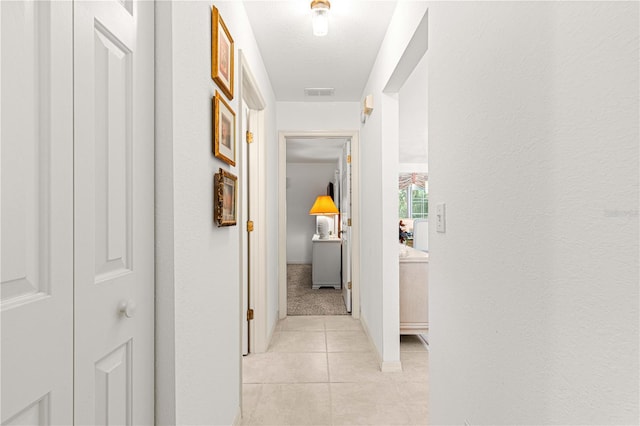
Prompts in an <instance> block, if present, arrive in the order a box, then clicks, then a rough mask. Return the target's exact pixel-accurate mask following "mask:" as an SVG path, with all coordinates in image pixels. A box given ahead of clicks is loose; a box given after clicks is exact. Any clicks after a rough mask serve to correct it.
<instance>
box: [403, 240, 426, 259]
mask: <svg viewBox="0 0 640 426" xmlns="http://www.w3.org/2000/svg"><path fill="white" fill-rule="evenodd" d="M398 249H399V250H398V256H399V258H400V262H429V253H428V252H424V251H422V250H418V249H414V248H413V247H409V246H405V245H404V244H399V247H398Z"/></svg>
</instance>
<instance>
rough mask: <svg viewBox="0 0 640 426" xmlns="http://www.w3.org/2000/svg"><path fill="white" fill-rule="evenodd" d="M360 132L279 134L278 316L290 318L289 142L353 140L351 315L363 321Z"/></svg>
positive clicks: (286, 132)
mask: <svg viewBox="0 0 640 426" xmlns="http://www.w3.org/2000/svg"><path fill="white" fill-rule="evenodd" d="M359 133H360V132H359V131H357V130H342V131H340V130H338V131H280V132H278V211H279V212H280V214H279V215H278V229H279V232H278V317H279V319H284V318H286V317H287V139H293V138H295V139H320V138H324V139H327V138H347V139H350V140H351V219H352V220H351V224H352V226H351V316H353V318H354V319H359V318H360V138H359Z"/></svg>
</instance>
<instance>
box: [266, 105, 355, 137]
mask: <svg viewBox="0 0 640 426" xmlns="http://www.w3.org/2000/svg"><path fill="white" fill-rule="evenodd" d="M277 108H278V117H277V120H278V122H277V126H278V130H279V131H294V130H295V131H305V132H311V131H316V130H318V131H334V130H357V129H359V128H360V121H359V119H360V103H358V102H278V103H277Z"/></svg>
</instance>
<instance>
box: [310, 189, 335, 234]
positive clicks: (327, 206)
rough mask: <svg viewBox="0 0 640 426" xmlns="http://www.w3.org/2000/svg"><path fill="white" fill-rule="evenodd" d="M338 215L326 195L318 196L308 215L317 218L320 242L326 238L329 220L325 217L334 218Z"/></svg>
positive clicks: (333, 204)
mask: <svg viewBox="0 0 640 426" xmlns="http://www.w3.org/2000/svg"><path fill="white" fill-rule="evenodd" d="M338 213H340V212H339V211H338V208H337V207H336V205H335V203H334V202H333V200H332V199H331V197H330V196H328V195H318V198H316V202H315V203H313V207H311V210H309V214H310V215H312V216H318V219H317V222H318V235H319V236H320V239H321V240H324V239H326V238H327V237H328V231H329V218H327V217H326V216H335V215H337V214H338Z"/></svg>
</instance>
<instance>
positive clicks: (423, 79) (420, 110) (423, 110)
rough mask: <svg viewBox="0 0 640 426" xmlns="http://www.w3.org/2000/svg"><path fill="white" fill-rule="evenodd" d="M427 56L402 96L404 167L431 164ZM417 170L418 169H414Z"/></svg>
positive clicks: (400, 151)
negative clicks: (428, 148) (406, 165)
mask: <svg viewBox="0 0 640 426" xmlns="http://www.w3.org/2000/svg"><path fill="white" fill-rule="evenodd" d="M427 57H428V55H424V56H423V58H422V59H421V60H420V62H419V63H418V65H417V66H416V68H415V69H414V70H413V72H412V73H411V75H410V76H409V78H408V79H407V81H406V82H405V83H404V85H403V86H402V88H401V89H400V92H399V94H398V101H399V103H400V139H399V145H400V147H399V148H400V149H399V156H400V164H407V163H408V164H416V167H414V168H420V167H421V166H422V165H424V167H426V165H427V161H428V158H427V140H428V139H427V137H428V126H427V117H428V115H427V99H428V97H427ZM412 171H416V170H412Z"/></svg>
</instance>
